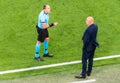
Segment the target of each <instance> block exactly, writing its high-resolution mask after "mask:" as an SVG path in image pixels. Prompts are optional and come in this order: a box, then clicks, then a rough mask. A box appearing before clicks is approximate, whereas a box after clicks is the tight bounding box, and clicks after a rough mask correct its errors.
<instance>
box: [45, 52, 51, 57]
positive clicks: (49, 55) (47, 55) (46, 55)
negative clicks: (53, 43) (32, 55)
mask: <svg viewBox="0 0 120 83" xmlns="http://www.w3.org/2000/svg"><path fill="white" fill-rule="evenodd" d="M43 57H53V54H49V53H47V54H44V55H43Z"/></svg>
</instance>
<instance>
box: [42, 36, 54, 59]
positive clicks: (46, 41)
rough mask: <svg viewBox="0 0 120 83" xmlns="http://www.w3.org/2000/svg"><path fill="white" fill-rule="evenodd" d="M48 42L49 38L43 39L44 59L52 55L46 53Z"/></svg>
mask: <svg viewBox="0 0 120 83" xmlns="http://www.w3.org/2000/svg"><path fill="white" fill-rule="evenodd" d="M49 40H50V38H49V37H47V38H45V41H44V55H43V56H44V57H53V54H50V53H49V51H48V46H49Z"/></svg>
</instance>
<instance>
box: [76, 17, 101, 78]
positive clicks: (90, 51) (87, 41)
mask: <svg viewBox="0 0 120 83" xmlns="http://www.w3.org/2000/svg"><path fill="white" fill-rule="evenodd" d="M86 24H87V25H88V28H87V29H86V31H85V32H84V35H83V37H82V40H83V44H84V45H83V48H82V72H81V74H80V75H77V76H75V77H76V78H86V75H87V76H90V75H91V72H92V66H93V58H94V52H95V49H96V47H97V46H99V44H98V42H97V40H96V37H97V32H98V26H97V25H96V24H94V19H93V17H91V16H89V17H87V19H86ZM87 60H88V66H87ZM87 67H88V68H87Z"/></svg>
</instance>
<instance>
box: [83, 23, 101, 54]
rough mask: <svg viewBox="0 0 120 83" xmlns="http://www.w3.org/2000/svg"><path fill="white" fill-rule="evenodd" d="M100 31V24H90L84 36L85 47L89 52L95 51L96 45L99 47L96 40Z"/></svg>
mask: <svg viewBox="0 0 120 83" xmlns="http://www.w3.org/2000/svg"><path fill="white" fill-rule="evenodd" d="M97 32H98V26H97V25H96V24H92V25H90V26H89V27H88V28H87V29H86V31H85V32H84V35H83V37H82V40H83V43H84V45H83V49H86V50H87V51H88V52H89V51H93V50H94V48H95V47H97V46H98V47H99V43H98V42H97V40H96V37H97Z"/></svg>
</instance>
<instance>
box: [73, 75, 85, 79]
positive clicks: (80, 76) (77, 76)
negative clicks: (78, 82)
mask: <svg viewBox="0 0 120 83" xmlns="http://www.w3.org/2000/svg"><path fill="white" fill-rule="evenodd" d="M75 78H79V79H80V78H86V76H83V75H81V74H80V75H76V76H75Z"/></svg>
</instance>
